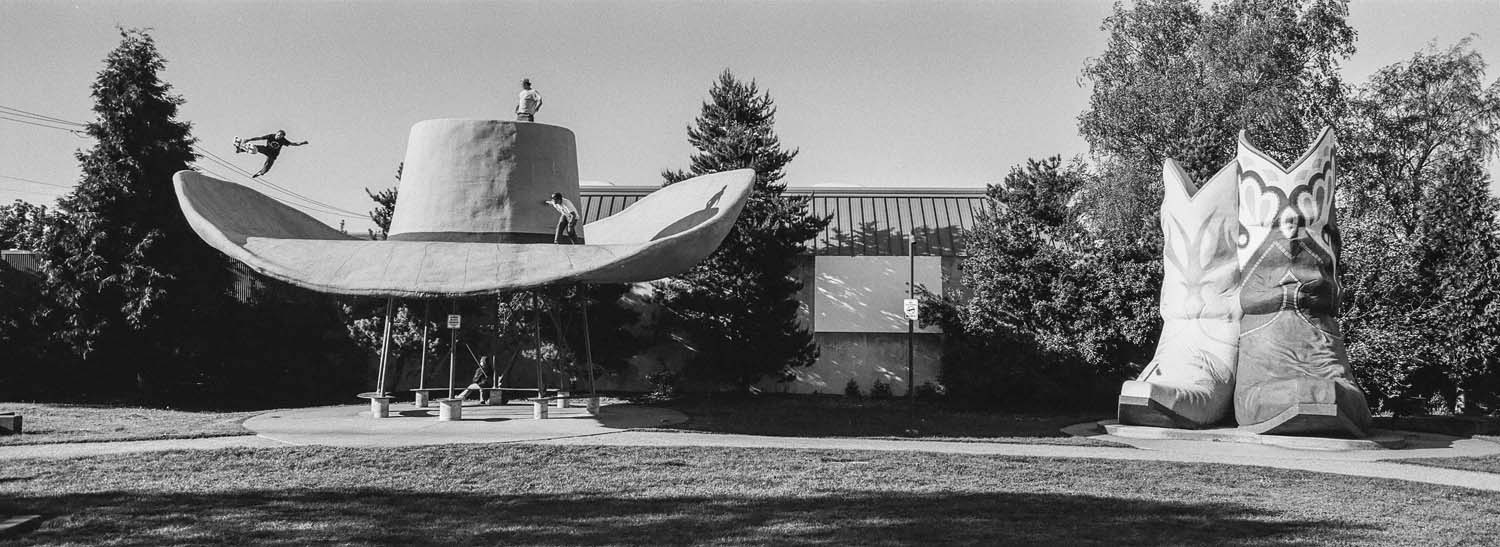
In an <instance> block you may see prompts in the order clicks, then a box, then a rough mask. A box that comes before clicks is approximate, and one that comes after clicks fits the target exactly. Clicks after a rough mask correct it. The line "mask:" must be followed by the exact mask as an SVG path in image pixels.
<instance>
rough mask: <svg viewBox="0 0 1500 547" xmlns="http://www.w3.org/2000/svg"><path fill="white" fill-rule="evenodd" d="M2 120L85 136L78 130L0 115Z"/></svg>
mask: <svg viewBox="0 0 1500 547" xmlns="http://www.w3.org/2000/svg"><path fill="white" fill-rule="evenodd" d="M0 120H5V121H10V122H16V123H24V124H26V125H34V126H37V127H45V128H47V129H56V130H58V131H67V132H69V133H72V134H74V135H77V136H80V137H82V136H84V133H83V131H80V130H77V129H69V128H67V127H57V126H55V125H47V124H43V123H38V122H34V121H28V120H22V119H19V118H11V117H8V116H3V115H0Z"/></svg>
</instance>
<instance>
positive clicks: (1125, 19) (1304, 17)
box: [1078, 0, 1355, 181]
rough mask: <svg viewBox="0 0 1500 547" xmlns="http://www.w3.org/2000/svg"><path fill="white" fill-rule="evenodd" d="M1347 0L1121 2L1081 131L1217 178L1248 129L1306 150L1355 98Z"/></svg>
mask: <svg viewBox="0 0 1500 547" xmlns="http://www.w3.org/2000/svg"><path fill="white" fill-rule="evenodd" d="M1347 16H1348V6H1347V5H1346V0H1310V1H1308V0H1230V1H1227V2H1215V3H1213V4H1212V5H1209V6H1208V7H1207V8H1205V7H1204V6H1203V5H1202V3H1201V2H1198V1H1197V0H1145V1H1141V2H1137V3H1135V4H1134V6H1133V7H1126V6H1125V5H1124V4H1122V3H1116V4H1115V11H1114V14H1113V15H1111V16H1110V17H1108V18H1106V19H1105V20H1104V25H1103V27H1102V28H1103V30H1104V31H1106V32H1108V33H1109V34H1110V36H1109V45H1108V46H1107V49H1106V50H1105V51H1104V53H1103V54H1102V55H1100V56H1099V57H1098V58H1096V59H1093V60H1091V61H1090V62H1089V63H1088V64H1086V65H1085V67H1084V70H1083V76H1084V78H1085V79H1087V80H1088V81H1089V83H1090V84H1091V85H1092V86H1093V93H1092V96H1091V97H1090V100H1089V107H1088V109H1087V110H1085V111H1084V112H1083V113H1082V114H1081V115H1080V116H1079V118H1078V119H1079V131H1080V132H1081V133H1082V134H1083V136H1084V138H1085V139H1087V140H1088V142H1089V145H1090V146H1091V147H1092V149H1093V151H1094V152H1095V154H1097V155H1100V156H1112V157H1115V158H1118V159H1119V160H1121V161H1126V162H1130V163H1133V164H1135V165H1136V166H1140V167H1143V168H1145V169H1148V170H1150V169H1157V168H1159V166H1160V165H1161V163H1162V161H1163V160H1164V159H1165V158H1168V157H1170V158H1174V159H1176V160H1177V161H1178V162H1179V163H1181V164H1182V166H1183V168H1184V169H1186V170H1187V171H1188V172H1189V173H1190V174H1192V175H1193V176H1194V178H1195V179H1197V180H1200V181H1201V180H1207V178H1208V177H1209V176H1212V175H1213V173H1214V172H1216V171H1218V169H1219V168H1220V167H1222V166H1223V165H1224V164H1225V163H1227V162H1228V160H1229V159H1230V158H1232V157H1233V156H1234V153H1235V135H1236V133H1237V132H1238V131H1239V130H1241V129H1245V130H1248V131H1249V132H1250V134H1252V135H1254V136H1255V138H1256V144H1257V146H1260V147H1261V148H1262V149H1264V150H1266V151H1268V152H1271V153H1273V154H1279V155H1281V156H1283V157H1284V158H1289V159H1290V158H1296V157H1297V156H1299V155H1301V153H1302V151H1303V150H1304V149H1305V147H1306V146H1307V143H1308V142H1310V141H1311V140H1312V138H1313V137H1315V136H1316V135H1317V132H1318V131H1319V130H1320V129H1321V128H1322V126H1324V125H1330V124H1333V123H1335V122H1336V121H1338V120H1339V119H1340V118H1341V116H1342V115H1343V113H1344V111H1345V108H1346V105H1345V101H1344V92H1343V83H1342V81H1341V79H1340V78H1339V74H1338V66H1339V61H1340V60H1341V59H1344V58H1347V57H1348V56H1349V55H1350V54H1352V53H1353V52H1354V45H1353V44H1354V37H1355V32H1354V30H1353V29H1352V28H1350V27H1349V25H1348V24H1347V22H1346V21H1345V18H1346V17H1347Z"/></svg>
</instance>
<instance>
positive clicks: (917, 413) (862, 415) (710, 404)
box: [653, 396, 1108, 444]
mask: <svg viewBox="0 0 1500 547" xmlns="http://www.w3.org/2000/svg"><path fill="white" fill-rule="evenodd" d="M653 406H660V407H664V408H670V409H673V410H677V411H679V412H682V413H684V414H686V415H688V417H689V419H688V422H687V423H684V424H677V425H673V426H671V427H672V428H674V429H686V430H693V431H705V432H712V433H737V434H745V435H770V436H790V437H919V438H972V439H988V440H1015V441H1025V442H1034V441H1041V440H1048V439H1051V440H1072V439H1074V438H1072V437H1070V436H1069V435H1068V434H1066V433H1063V432H1062V429H1063V428H1064V427H1067V426H1070V425H1075V424H1080V423H1086V422H1093V421H1098V420H1100V419H1104V418H1106V416H1102V415H1095V414H1086V413H1060V414H1017V413H1010V412H1002V411H983V410H965V409H956V408H951V407H948V406H945V405H942V404H939V403H932V402H918V403H916V404H915V405H913V404H912V403H911V402H909V401H906V400H901V399H886V400H872V399H849V398H842V397H816V396H757V397H724V398H706V397H690V398H683V399H677V400H672V401H666V402H659V403H653ZM1078 441H1079V442H1080V443H1084V444H1087V441H1085V440H1082V439H1078ZM1100 444H1108V443H1100Z"/></svg>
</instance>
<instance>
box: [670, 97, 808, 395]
mask: <svg viewBox="0 0 1500 547" xmlns="http://www.w3.org/2000/svg"><path fill="white" fill-rule="evenodd" d="M775 120H776V106H775V102H774V101H772V99H771V95H770V93H769V92H766V93H762V92H761V91H760V89H759V88H758V87H757V86H756V84H755V82H754V81H750V82H748V83H746V82H744V81H741V80H740V79H738V78H736V77H735V76H734V74H733V73H731V72H730V71H729V70H725V71H724V72H723V73H721V74H720V75H719V79H718V81H717V82H715V83H714V85H713V86H712V87H711V88H710V89H709V100H708V101H707V102H704V103H703V108H702V110H701V111H700V113H699V115H698V117H697V119H696V120H694V124H693V125H691V126H689V127H688V142H689V143H690V144H692V145H693V147H694V148H696V149H697V150H698V152H697V153H695V154H693V155H692V157H691V158H690V162H689V168H688V170H686V171H683V170H668V171H664V172H663V173H662V177H663V178H664V179H666V184H673V183H676V182H679V181H682V180H685V179H687V178H690V177H694V176H698V175H705V174H710V173H717V172H721V171H728V170H733V169H744V168H750V169H754V170H755V172H756V178H755V190H754V192H753V193H752V194H751V196H750V198H749V201H748V203H746V204H745V208H744V210H743V211H742V212H741V213H740V217H739V219H738V220H737V221H736V222H735V225H734V228H733V229H732V230H731V231H730V232H729V235H728V236H727V237H726V238H725V239H724V243H723V244H722V245H720V246H719V249H718V250H716V251H715V252H714V253H713V254H712V255H710V256H709V257H708V259H706V260H704V261H703V262H702V263H700V264H698V265H697V266H695V267H693V268H692V269H691V270H689V271H688V272H686V273H684V274H682V275H680V276H678V277H675V278H673V279H670V280H667V281H665V282H663V283H662V284H660V288H661V304H662V305H663V306H664V307H665V308H666V309H667V310H668V312H669V313H667V314H666V318H665V323H666V324H667V326H668V327H669V328H671V329H672V330H673V331H674V332H676V333H678V334H679V335H680V337H681V338H682V339H683V340H684V341H685V342H686V344H687V345H688V346H689V347H691V348H692V349H693V350H694V353H693V357H692V358H691V359H690V361H689V363H688V368H687V369H686V370H685V373H686V374H687V376H688V377H689V378H690V379H696V380H698V381H702V382H707V383H710V384H713V385H716V386H719V387H733V388H737V389H742V390H743V389H746V388H748V387H749V386H751V385H753V384H755V383H756V382H759V381H760V380H761V379H762V378H764V377H767V376H771V377H776V378H782V379H784V378H785V377H786V374H787V371H788V370H789V368H790V367H798V366H806V365H810V364H812V363H813V361H815V360H816V359H817V355H818V351H817V346H816V345H814V344H813V341H812V333H811V332H809V331H808V330H807V329H806V328H805V327H804V326H803V325H802V324H801V323H800V322H799V321H798V318H797V309H798V306H799V303H798V300H797V292H798V291H799V290H801V288H802V282H801V281H799V280H798V279H797V277H796V276H795V268H796V267H797V263H798V259H799V257H800V256H801V255H802V254H803V253H804V252H805V247H804V245H803V242H805V241H807V240H808V239H810V238H812V237H813V236H814V235H815V234H816V233H817V232H819V231H820V230H822V229H823V228H824V227H825V226H827V224H828V219H820V218H817V217H813V216H811V215H809V214H808V212H807V209H806V205H807V200H806V199H799V198H793V197H790V196H786V195H784V192H785V191H786V185H785V184H783V183H782V182H781V178H782V176H783V174H784V173H783V171H782V170H783V169H784V168H785V167H786V165H787V163H789V162H791V161H792V159H793V158H795V157H796V156H797V151H796V150H785V149H783V148H782V146H781V140H780V139H779V138H778V137H777V136H776V133H775V131H774V125H775Z"/></svg>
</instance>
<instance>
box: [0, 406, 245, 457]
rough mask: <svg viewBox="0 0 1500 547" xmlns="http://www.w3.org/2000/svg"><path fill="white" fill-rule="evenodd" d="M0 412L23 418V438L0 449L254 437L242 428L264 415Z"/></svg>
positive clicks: (83, 409) (55, 409)
mask: <svg viewBox="0 0 1500 547" xmlns="http://www.w3.org/2000/svg"><path fill="white" fill-rule="evenodd" d="M0 412H15V413H17V414H20V415H21V431H22V432H23V433H24V434H23V435H5V436H0V446H5V445H14V444H46V443H68V442H97V441H140V440H153V439H191V438H197V437H223V436H230V435H250V434H251V432H250V431H249V430H246V429H245V428H244V427H241V426H240V423H241V422H244V421H245V419H247V418H249V417H251V416H254V415H256V414H260V413H263V412H265V411H254V412H189V411H182V410H167V409H159V408H141V407H123V406H108V405H66V404H31V403H7V402H0Z"/></svg>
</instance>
